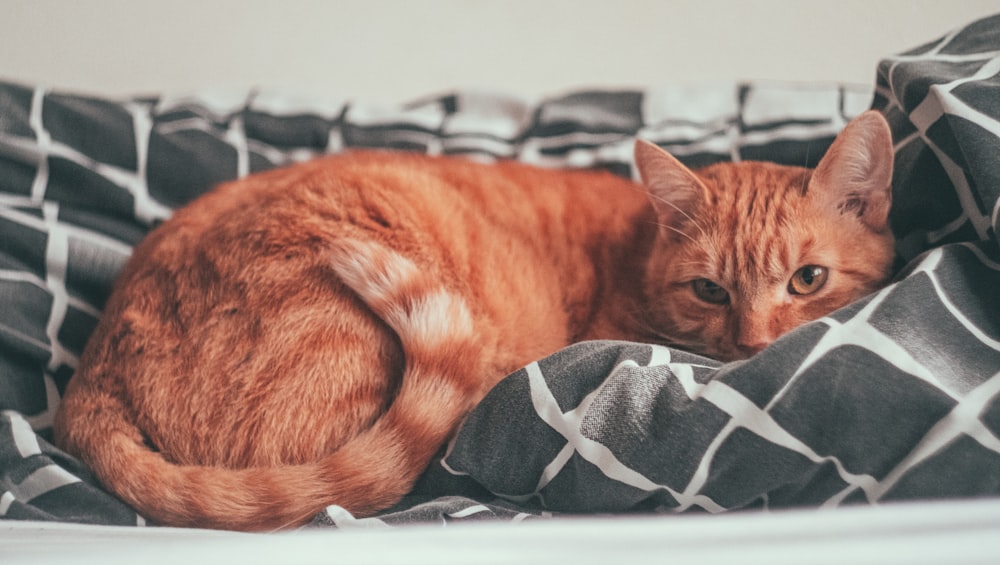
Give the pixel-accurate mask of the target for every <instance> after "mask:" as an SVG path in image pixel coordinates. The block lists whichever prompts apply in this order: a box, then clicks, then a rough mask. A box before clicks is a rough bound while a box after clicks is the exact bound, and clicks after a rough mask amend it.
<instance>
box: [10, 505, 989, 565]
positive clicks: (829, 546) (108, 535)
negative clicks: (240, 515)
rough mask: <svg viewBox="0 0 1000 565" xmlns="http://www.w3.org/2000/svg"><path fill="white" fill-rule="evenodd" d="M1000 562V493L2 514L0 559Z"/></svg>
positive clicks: (152, 564)
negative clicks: (678, 512)
mask: <svg viewBox="0 0 1000 565" xmlns="http://www.w3.org/2000/svg"><path fill="white" fill-rule="evenodd" d="M70 562H72V563H78V564H88V563H94V564H97V563H100V564H102V565H109V564H116V563H142V564H144V565H156V564H160V563H163V564H167V563H169V564H171V565H187V564H188V563H213V564H221V563H241V564H252V563H283V564H284V563H288V564H295V563H315V562H336V563H351V564H354V563H407V564H413V563H436V564H449V563H505V564H513V563H573V564H586V563H602V564H611V565H614V564H618V563H625V562H628V563H637V562H654V563H656V562H663V563H667V562H669V563H698V564H699V565H704V564H707V563H740V564H744V565H748V564H755V563H762V564H764V563H766V564H768V565H775V564H782V563H789V564H792V563H794V564H804V563H809V564H826V563H830V564H833V563H836V564H858V563H872V564H876V563H877V564H880V565H883V564H892V563H906V564H908V565H913V564H923V563H926V564H940V563H947V564H956V565H957V564H962V565H966V564H978V563H984V564H985V563H992V564H995V563H1000V500H997V499H984V500H972V501H949V502H927V503H905V504H893V505H885V506H874V507H850V508H839V509H829V510H795V511H781V512H770V513H758V512H743V513H731V514H725V515H716V516H708V515H686V516H663V517H586V518H556V519H551V520H536V521H530V522H525V523H520V524H511V523H498V522H494V523H471V524H470V523H463V524H459V525H455V526H451V527H444V528H443V527H437V526H410V527H401V528H364V527H358V528H356V529H348V530H341V531H330V530H304V531H303V530H300V531H295V532H286V533H278V534H240V533H231V532H217V531H208V530H182V529H174V528H125V527H108V526H88V525H74V524H65V523H42V522H20V521H11V520H3V521H0V563H4V564H8V565H13V564H19V563H31V564H35V565H44V564H47V563H70Z"/></svg>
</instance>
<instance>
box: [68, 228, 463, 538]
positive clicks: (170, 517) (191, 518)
mask: <svg viewBox="0 0 1000 565" xmlns="http://www.w3.org/2000/svg"><path fill="white" fill-rule="evenodd" d="M331 261H332V266H333V269H334V271H335V272H336V273H337V274H338V275H339V276H340V278H341V279H342V280H343V281H344V282H345V283H346V284H347V286H349V287H350V288H351V289H353V290H354V291H355V292H356V293H357V294H358V295H359V296H360V297H361V298H362V300H364V301H365V302H366V303H367V304H368V306H369V307H370V308H371V309H372V310H373V311H374V312H375V313H376V314H378V315H379V316H380V317H381V318H382V319H383V320H384V321H385V322H386V323H387V324H388V325H389V326H390V327H391V328H392V329H393V330H394V331H395V332H396V333H397V334H398V336H399V339H400V342H401V343H402V345H403V350H404V353H405V356H406V369H405V371H404V373H403V379H402V384H401V385H400V389H399V391H398V394H397V396H396V398H395V400H394V402H393V404H392V405H391V406H390V408H389V409H388V410H387V411H386V413H385V414H383V416H382V417H381V418H380V419H379V420H377V421H376V422H375V424H374V425H372V427H370V428H368V429H367V430H366V431H364V432H362V433H361V434H359V435H358V436H356V437H354V438H353V439H352V440H350V441H349V442H348V443H346V444H345V445H343V446H342V447H341V448H340V449H338V450H337V451H335V452H334V453H332V454H330V455H327V456H326V457H324V458H323V459H321V460H319V461H316V462H313V463H308V464H302V465H290V466H283V467H259V468H248V469H226V468H222V467H202V466H189V465H176V464H173V463H171V462H170V461H168V460H166V459H165V458H164V457H163V455H161V454H160V453H158V452H156V451H154V450H152V449H150V448H149V447H148V446H147V445H146V444H144V442H143V438H142V434H141V432H140V431H139V429H138V428H137V427H136V425H135V424H134V423H132V421H133V420H134V418H129V417H128V414H129V411H128V410H127V408H126V407H125V406H124V405H123V404H122V402H121V400H119V399H118V398H116V397H115V396H114V395H111V394H105V395H102V397H101V399H100V401H99V402H98V404H99V406H98V408H97V410H98V411H100V412H103V413H102V414H100V415H97V414H94V416H99V417H95V418H93V419H92V426H100V427H101V428H103V429H101V430H100V432H99V433H95V430H93V428H91V430H90V432H89V433H88V434H87V436H88V437H87V438H83V440H84V441H87V442H88V443H91V445H89V446H87V449H86V450H85V452H87V453H89V454H90V457H88V458H87V463H88V464H89V465H90V466H91V467H93V468H94V469H95V471H97V473H98V475H99V476H101V477H102V480H104V482H105V483H107V485H106V486H108V487H109V488H110V489H111V490H112V491H113V492H115V493H116V494H117V495H118V496H119V497H120V498H122V499H123V500H125V501H126V502H127V503H129V504H130V505H132V506H133V507H135V508H136V509H137V510H138V511H139V513H140V514H142V515H144V516H145V517H147V518H149V519H151V520H152V521H154V522H156V523H159V524H164V525H171V526H196V527H209V528H221V529H233V530H248V531H263V530H275V529H280V528H284V527H288V526H294V525H300V524H303V523H305V522H307V521H309V520H310V518H312V517H313V516H314V515H315V514H316V513H317V512H319V511H321V510H322V509H324V508H325V507H327V506H329V505H333V504H335V505H339V506H341V507H343V508H345V509H347V510H348V511H350V512H351V513H353V514H354V515H356V516H366V515H371V514H373V513H375V512H377V511H379V510H382V509H384V508H387V507H389V506H391V505H392V504H394V503H396V502H398V501H399V500H400V499H401V498H402V497H403V495H405V494H406V493H407V492H408V491H409V490H410V488H411V487H412V485H413V483H414V482H415V481H416V479H417V477H418V476H419V475H420V473H422V472H423V470H424V469H425V468H426V466H427V464H428V463H429V462H430V461H431V460H432V458H433V456H434V455H435V453H436V452H437V451H438V450H439V448H440V447H441V446H442V445H444V443H445V442H447V441H448V439H449V437H450V435H451V433H452V432H453V431H454V430H455V429H456V428H457V426H458V424H459V423H460V421H461V419H462V418H463V417H464V416H465V415H466V414H467V412H468V411H469V410H470V409H471V408H472V407H473V406H474V403H475V401H476V400H477V399H478V398H479V396H480V395H481V393H480V391H479V390H478V388H479V387H480V386H481V385H480V383H481V378H480V375H476V374H475V373H476V368H475V367H469V366H467V365H464V364H459V363H458V362H456V361H455V360H456V359H462V358H466V359H468V357H469V356H468V355H456V354H455V353H456V352H457V351H461V350H467V349H466V348H469V347H476V344H475V343H474V340H475V334H474V332H473V318H472V315H471V313H470V311H469V310H468V307H467V305H466V302H465V300H463V299H462V297H461V296H459V295H458V294H456V293H454V292H451V291H449V290H447V289H446V288H444V287H443V286H441V284H440V283H432V282H430V281H432V280H434V279H433V278H432V277H430V276H427V274H425V273H422V272H421V270H420V269H419V268H418V267H417V266H416V265H415V264H414V263H413V262H412V261H410V260H409V259H407V258H405V257H403V256H401V255H399V254H398V253H396V252H394V251H392V250H389V249H387V248H385V247H382V246H380V245H378V244H374V243H367V242H361V241H356V240H344V241H340V242H337V243H336V244H335V246H334V249H333V251H332V254H331ZM67 433H69V434H72V432H67ZM98 438H99V440H100V441H99V443H98V442H97V441H95V439H98Z"/></svg>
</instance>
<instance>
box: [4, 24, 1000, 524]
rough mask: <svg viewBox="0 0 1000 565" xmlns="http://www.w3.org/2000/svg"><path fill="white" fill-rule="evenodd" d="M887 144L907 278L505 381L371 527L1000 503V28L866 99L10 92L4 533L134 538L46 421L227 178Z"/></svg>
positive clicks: (884, 69) (952, 40)
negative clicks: (160, 235) (395, 155)
mask: <svg viewBox="0 0 1000 565" xmlns="http://www.w3.org/2000/svg"><path fill="white" fill-rule="evenodd" d="M870 104H871V105H873V106H874V107H875V108H878V109H880V110H882V111H883V112H884V113H885V114H886V115H887V117H888V118H889V120H890V123H891V124H892V127H893V132H894V139H895V143H896V159H897V164H896V170H895V180H894V208H893V212H892V225H893V228H894V230H895V231H896V233H897V235H898V236H899V238H900V246H899V252H900V255H901V265H904V264H905V266H903V267H902V268H901V271H900V274H899V275H898V277H897V280H896V282H895V283H894V284H893V285H891V286H890V287H888V288H886V289H884V290H883V291H881V292H879V293H876V294H875V295H872V296H870V297H868V298H866V299H864V300H862V301H860V302H858V303H855V304H852V305H850V306H848V307H846V308H844V309H842V310H840V311H838V312H835V313H834V314H831V315H830V316H828V317H825V318H823V319H821V320H818V321H816V322H814V323H811V324H808V325H806V326H804V327H802V328H801V329H799V330H797V331H794V332H792V333H791V334H789V335H787V336H786V337H784V338H783V339H781V340H780V341H779V342H778V343H775V344H774V345H773V346H771V347H769V348H768V349H767V350H765V351H763V352H762V353H760V354H759V355H757V356H755V357H754V358H752V359H750V360H747V361H744V362H737V363H729V364H721V363H718V362H715V361H712V360H709V359H703V358H699V357H695V356H693V355H690V354H687V353H684V352H682V351H676V350H671V349H668V348H664V347H658V346H651V345H645V344H636V343H621V342H589V343H582V344H577V345H574V346H571V347H569V348H567V349H565V350H563V351H560V352H558V353H556V354H554V355H553V356H551V357H549V358H546V359H541V360H539V361H537V362H536V363H533V364H531V365H529V366H528V367H526V368H524V369H522V370H520V371H518V372H516V373H515V374H513V375H511V376H509V377H508V378H507V379H506V380H504V381H503V382H501V383H500V384H499V385H498V386H497V388H496V389H495V390H494V391H493V392H492V393H491V394H490V395H489V396H488V397H487V398H486V399H485V400H484V401H483V402H482V404H481V405H480V406H479V408H478V409H477V410H476V411H475V412H474V413H473V414H472V415H471V416H470V417H469V418H468V420H467V421H466V422H465V424H464V425H463V427H462V429H461V431H460V433H459V434H458V436H457V438H456V439H455V440H454V442H452V444H451V445H449V446H448V448H447V453H445V454H443V457H442V459H441V460H440V461H437V462H435V463H434V464H433V465H432V466H431V467H430V469H428V471H427V472H426V473H425V475H424V477H423V478H422V479H421V481H420V482H419V483H418V485H417V487H416V488H415V489H414V491H413V492H412V493H411V495H409V496H408V497H406V499H404V500H403V502H402V503H400V504H399V505H398V506H397V507H395V508H393V509H390V510H389V511H387V512H386V513H384V514H383V515H381V516H379V517H376V518H369V519H364V520H359V519H356V518H354V517H353V516H351V515H349V514H348V513H346V512H345V511H343V510H342V509H339V508H337V507H331V508H329V509H327V510H326V511H325V512H324V513H322V514H321V515H319V516H317V518H316V520H315V523H316V524H317V525H324V524H325V525H336V526H340V527H344V526H350V525H384V524H396V523H409V522H448V521H452V520H469V519H477V518H490V519H506V520H520V519H523V518H526V517H534V516H546V515H549V514H550V513H636V512H643V513H649V512H660V513H670V512H682V511H708V512H720V511H724V510H731V509H749V508H779V507H791V506H800V507H801V506H809V507H819V506H838V505H843V504H852V503H869V504H874V503H883V502H890V501H899V500H920V499H936V498H956V497H980V496H998V495H1000V250H998V243H1000V241H998V237H997V223H998V215H1000V166H998V163H1000V16H994V17H990V18H986V19H984V20H981V21H979V22H975V23H973V24H970V25H969V26H966V27H964V28H962V29H959V30H956V31H954V32H952V33H950V34H948V35H947V36H945V37H944V38H942V39H939V40H935V41H932V42H930V43H928V44H926V45H924V46H922V47H919V48H917V49H914V50H912V51H909V52H907V53H904V54H902V55H898V56H892V57H888V58H886V59H885V60H884V61H882V62H881V64H880V65H879V68H878V82H877V85H876V87H875V89H874V101H873V96H872V89H870V88H869V89H864V88H862V89H856V88H846V87H837V86H829V85H809V86H806V85H773V84H734V85H730V86H712V87H677V88H671V89H664V90H637V91H617V92H598V91H586V92H582V91H581V92H571V93H568V94H565V95H562V96H557V97H552V98H549V99H545V100H542V101H531V100H525V99H522V98H518V97H516V96H507V95H502V94H482V93H468V92H461V93H457V94H452V95H444V96H436V97H431V98H428V99H425V100H421V101H418V102H415V103H413V104H409V105H403V106H395V107H375V106H371V105H365V104H362V103H348V102H329V101H316V100H297V99H294V98H291V97H289V96H287V95H285V94H282V93H275V92H264V91H245V92H201V93H197V94H195V95H192V96H181V97H178V96H156V97H149V98H130V99H125V100H109V99H104V98H99V97H94V96H81V95H74V94H66V93H61V92H59V91H57V90H49V89H46V88H43V87H39V86H23V85H20V84H16V83H10V82H0V410H2V413H0V518H6V519H34V520H56V521H70V522H87V523H100V524H144V523H145V521H144V520H143V519H142V518H141V517H139V516H137V515H136V514H135V513H134V512H133V511H132V510H131V509H129V508H128V507H127V506H125V505H124V504H122V503H121V502H119V501H117V500H116V499H115V498H113V497H112V496H110V495H108V494H107V493H105V492H104V491H102V490H101V489H100V488H99V486H98V483H97V482H96V481H95V479H94V477H93V476H92V475H91V473H90V472H89V471H88V470H87V469H86V468H84V467H83V466H82V465H81V464H80V463H79V462H77V461H75V460H74V459H73V458H72V457H69V456H67V455H66V454H64V453H62V452H60V451H59V450H58V449H56V448H54V447H53V446H52V445H51V444H50V443H49V442H48V440H49V439H50V437H51V423H52V416H53V414H54V411H55V410H56V408H57V406H58V402H59V395H60V392H61V391H62V390H64V387H65V385H66V383H67V381H68V380H69V378H70V377H71V375H72V373H73V369H74V367H75V364H76V360H77V356H78V355H79V353H80V351H81V349H82V347H83V344H84V343H85V341H86V339H87V336H88V335H89V333H90V331H91V330H92V328H93V327H94V324H95V322H96V320H97V318H98V316H99V315H100V310H101V307H102V305H103V303H104V301H105V299H106V298H107V295H108V292H109V289H110V285H111V282H112V280H113V279H114V277H115V275H116V274H117V272H118V270H119V269H120V268H121V266H122V264H123V263H124V261H125V260H126V258H127V257H128V255H129V252H130V250H131V247H132V245H134V244H135V243H136V242H137V241H139V240H140V239H141V238H142V237H143V236H144V234H145V233H146V232H147V231H148V230H149V228H150V227H151V226H152V225H154V224H155V223H156V222H157V221H159V220H162V219H163V218H165V217H167V216H169V214H170V212H171V210H172V209H174V208H175V207H177V206H179V205H182V204H184V203H185V202H187V201H189V200H190V199H192V198H193V197H194V196H196V195H198V194H200V193H202V192H204V191H206V190H208V189H209V188H210V187H211V186H212V185H214V184H215V183H217V182H219V181H223V180H227V179H232V178H236V177H239V176H242V175H245V174H248V173H252V172H254V171H259V170H264V169H268V168H272V167H275V166H280V165H283V164H286V163H289V162H292V161H296V160H300V159H305V158H308V157H310V156H314V155H318V154H321V153H325V152H335V151H341V150H343V149H345V148H352V147H382V148H393V149H399V150H408V151H423V152H431V153H446V154H462V155H470V156H472V157H475V158H480V159H489V158H513V159H520V160H523V161H526V162H531V163H535V164H539V165H542V166H558V167H598V168H605V169H609V170H612V171H614V172H616V173H619V174H622V175H630V174H632V172H631V166H630V165H631V164H630V160H631V156H630V152H631V141H632V139H633V138H634V137H635V136H636V135H639V136H642V137H644V138H646V139H651V140H653V141H656V142H658V143H659V144H661V145H663V146H664V147H666V148H668V149H669V150H670V151H672V152H673V153H674V154H675V155H676V156H678V157H679V158H680V159H682V160H683V161H685V162H686V163H688V164H690V165H694V166H698V165H704V164H707V163H710V162H714V161H719V160H731V159H768V160H773V161H778V162H782V163H788V164H796V165H815V163H816V162H817V161H818V160H819V158H820V157H821V156H822V154H823V152H824V150H825V149H826V148H827V146H828V145H829V143H830V142H831V141H832V139H833V137H834V136H835V135H836V133H837V131H839V129H840V128H841V127H842V126H843V125H844V124H845V123H846V121H847V120H849V119H850V117H852V116H853V115H855V114H857V113H860V112H861V111H863V110H864V109H866V108H867V107H869V105H870Z"/></svg>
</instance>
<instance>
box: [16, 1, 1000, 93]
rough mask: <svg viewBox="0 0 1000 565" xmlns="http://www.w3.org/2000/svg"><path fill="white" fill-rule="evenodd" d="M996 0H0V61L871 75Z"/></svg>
mask: <svg viewBox="0 0 1000 565" xmlns="http://www.w3.org/2000/svg"><path fill="white" fill-rule="evenodd" d="M994 12H1000V0H835V1H822V2H821V1H804V0H748V1H745V2H742V1H738V0H730V1H724V0H671V1H657V0H507V1H499V0H497V1H490V0H424V1H421V0H322V1H310V0H278V1H267V0H159V1H156V2H152V1H146V0H80V1H73V0H65V1H64V0H0V77H2V78H5V79H7V80H17V81H21V82H30V83H37V82H42V83H45V84H48V85H50V86H54V87H60V88H72V89H81V90H85V91H90V92H95V93H103V94H115V95H117V94H132V93H142V92H158V91H163V90H172V91H177V90H182V91H184V90H191V89H195V88H201V87H206V86H239V87H246V86H252V85H262V86H278V87H281V88H284V89H291V90H293V91H297V92H303V93H307V94H309V95H319V96H333V97H337V98H342V97H352V98H358V97H361V98H367V99H377V100H386V101H398V100H406V99H411V98H414V97H417V96H421V95H425V94H431V93H436V92H439V91H442V90H447V89H451V88H455V87H475V88H489V89H503V90H507V91H512V92H518V93H523V94H528V95H543V94H553V93H557V92H559V91H562V90H565V89H567V88H570V87H577V86H609V87H613V86H638V85H642V86H656V85H664V84H673V83H690V82H705V81H716V80H733V79H744V78H753V79H778V80H831V81H847V82H855V83H859V84H871V83H872V81H873V80H874V76H875V65H876V62H877V61H878V59H879V58H880V56H882V55H885V54H889V53H893V52H898V51H901V50H905V49H907V48H910V47H913V46H916V45H918V44H920V43H923V42H925V41H928V40H930V39H933V38H935V37H937V36H940V35H942V34H944V33H945V32H947V31H948V30H949V29H951V28H953V27H955V26H957V25H960V24H963V23H966V22H968V21H970V20H972V19H976V18H978V17H980V16H983V15H987V14H990V13H994Z"/></svg>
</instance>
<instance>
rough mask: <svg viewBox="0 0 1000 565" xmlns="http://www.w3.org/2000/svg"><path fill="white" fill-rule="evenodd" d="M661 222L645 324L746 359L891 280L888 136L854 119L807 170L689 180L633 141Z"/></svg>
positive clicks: (748, 171)
mask: <svg viewBox="0 0 1000 565" xmlns="http://www.w3.org/2000/svg"><path fill="white" fill-rule="evenodd" d="M635 157H636V166H637V167H638V169H639V172H640V175H641V177H642V179H643V183H644V185H645V186H646V188H647V190H648V192H649V195H650V199H651V201H652V203H653V208H654V209H655V212H656V217H657V221H658V223H659V226H660V229H659V234H658V237H659V244H658V245H656V246H655V247H654V249H653V251H652V254H651V256H650V261H649V262H648V264H647V271H646V273H645V288H646V291H647V299H648V304H649V308H650V311H649V319H650V323H652V324H653V325H654V326H655V327H656V330H657V331H658V332H659V333H661V334H662V336H663V337H665V338H666V339H667V340H668V341H669V342H671V343H674V344H676V345H678V346H681V347H685V348H687V349H690V350H692V351H696V352H700V353H703V354H706V355H708V356H711V357H715V358H717V359H722V360H733V359H740V358H745V357H749V356H750V355H753V354H754V353H756V352H757V351H759V350H761V349H762V348H764V347H765V346H767V345H768V344H770V343H771V342H773V341H774V340H775V339H776V338H778V337H779V336H780V335H782V334H784V333H785V332H787V331H789V330H791V329H793V328H795V327H796V326H799V325H800V324H802V323H804V322H806V321H809V320H814V319H816V318H819V317H822V316H823V315H825V314H828V313H829V312H831V311H833V310H835V309H837V308H839V307H841V306H844V305H846V304H848V303H850V302H853V301H854V300H857V299H859V298H861V297H863V296H865V295H867V294H869V293H871V292H872V291H874V290H876V289H878V288H879V287H880V286H882V285H883V284H884V283H885V282H886V281H887V280H888V278H889V276H890V275H891V269H892V263H893V259H894V251H893V243H894V240H893V236H892V233H891V231H890V229H889V226H888V213H889V206H890V203H891V198H892V192H891V175H892V164H893V152H892V140H891V134H890V131H889V127H888V125H887V123H886V121H885V119H884V118H883V117H882V115H881V114H878V113H877V112H873V111H869V112H865V113H864V114H862V115H860V116H858V117H857V118H855V119H854V120H852V121H851V123H850V124H848V125H847V127H846V128H845V129H844V130H843V131H842V132H841V133H840V135H839V136H838V137H837V139H836V140H835V141H834V143H833V145H832V146H831V147H830V149H829V150H828V151H827V153H826V155H825V156H824V157H823V158H822V160H821V161H820V163H819V165H818V166H817V167H816V169H815V170H810V169H804V168H798V167H787V166H781V165H775V164H771V163H759V162H744V163H737V164H733V163H722V164H717V165H713V166H711V167H707V168H705V169H701V170H699V171H697V172H694V171H692V170H690V169H688V168H687V167H685V166H684V165H682V164H681V163H680V162H679V161H678V160H677V159H675V158H674V157H672V156H671V155H670V154H669V153H667V152H666V151H663V150H662V149H660V148H659V147H657V146H655V145H653V144H651V143H649V142H644V141H639V142H637V143H636V155H635Z"/></svg>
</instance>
